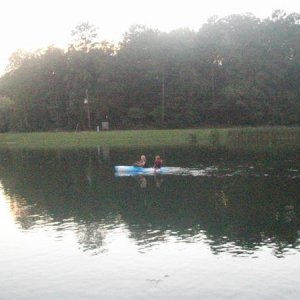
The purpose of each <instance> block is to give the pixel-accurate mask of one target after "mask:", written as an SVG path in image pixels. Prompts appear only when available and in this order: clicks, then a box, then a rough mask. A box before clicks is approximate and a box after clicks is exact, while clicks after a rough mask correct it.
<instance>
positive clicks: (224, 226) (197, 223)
mask: <svg viewBox="0 0 300 300" xmlns="http://www.w3.org/2000/svg"><path fill="white" fill-rule="evenodd" d="M172 151H173V153H176V150H174V149H171V150H170V151H169V157H168V160H169V161H170V163H172V164H174V165H175V166H178V165H179V166H180V164H182V163H184V162H182V161H180V160H178V156H177V154H176V155H174V158H173V159H172ZM189 151H191V150H189ZM153 152H154V153H155V151H153ZM99 153H101V151H99V149H96V150H85V151H83V150H80V151H79V150H73V151H2V153H1V156H0V168H1V169H0V180H1V183H2V185H3V188H4V192H5V194H6V195H7V197H9V198H10V199H11V200H10V206H11V212H12V213H13V214H14V216H15V219H16V221H17V222H18V223H19V224H20V225H21V226H22V228H23V229H25V230H31V229H33V228H36V227H41V228H43V227H45V226H52V228H54V229H56V230H57V231H61V230H73V231H74V232H76V235H77V238H78V243H79V245H80V247H81V249H82V250H83V251H91V253H93V254H98V253H100V252H103V251H106V250H107V248H106V247H105V241H106V238H107V235H108V233H111V232H112V231H113V230H115V229H116V228H123V229H124V230H126V233H127V232H128V236H129V237H130V239H132V240H133V241H134V243H135V244H136V245H138V247H139V249H140V251H141V252H143V251H148V250H149V249H152V248H153V247H155V246H159V245H161V244H162V243H168V242H182V243H197V242H201V243H205V244H207V245H209V247H210V249H211V251H212V253H215V254H218V253H224V252H225V253H228V254H230V255H246V256H253V257H255V255H256V253H257V251H259V250H260V248H261V247H263V246H267V247H269V248H272V249H273V253H274V255H276V256H278V257H280V256H284V255H286V254H287V253H288V252H289V251H290V250H296V251H299V249H300V247H299V227H300V226H299V214H300V212H299V191H298V187H299V174H295V169H296V168H295V164H296V161H295V160H293V159H294V158H293V156H292V157H289V159H286V161H289V162H290V163H292V164H293V166H294V168H293V172H294V173H293V176H290V173H289V171H288V170H289V168H290V165H286V166H284V167H283V162H282V161H281V160H280V159H278V158H276V159H274V157H273V162H270V161H269V160H266V159H264V160H260V161H257V165H255V164H254V163H253V161H254V160H253V157H251V158H250V160H247V157H243V159H242V160H241V159H239V160H237V161H236V160H234V159H232V158H230V157H227V160H225V161H224V156H220V157H221V158H220V157H218V156H214V157H212V158H211V161H210V160H209V159H207V157H208V156H209V154H208V153H205V155H206V156H205V158H203V153H201V156H199V157H198V158H197V153H192V156H193V161H196V162H197V165H196V166H192V167H195V168H196V167H197V168H203V169H204V168H207V167H208V166H211V165H212V163H213V162H214V168H211V170H214V172H215V173H210V174H209V176H149V177H145V176H139V177H126V178H115V177H114V174H113V171H112V170H113V168H112V167H113V164H118V162H119V161H120V159H122V160H124V161H126V160H127V161H132V159H131V157H126V155H125V154H123V157H122V155H120V152H118V151H117V150H115V151H110V153H109V155H108V154H107V151H106V152H105V153H106V154H105V157H106V158H105V159H104V158H103V157H101V156H99ZM127 155H129V156H130V154H127ZM131 155H132V157H135V156H137V154H136V153H134V152H133V153H132V154H131ZM187 156H188V155H181V156H180V157H187ZM190 156H191V154H190ZM195 158H196V159H195ZM277 163H280V166H279V168H278V172H277V169H276V168H277V165H276V164H277ZM253 165H254V166H253ZM249 166H251V168H249ZM249 170H250V171H251V172H250V173H249ZM270 170H271V171H270ZM285 170H286V172H285ZM237 171H239V172H237ZM268 172H269V173H268ZM199 174H200V173H199ZM233 174H235V175H233ZM262 174H263V175H262ZM266 174H267V175H268V176H265V175H266ZM297 175H298V176H297ZM68 222H69V224H72V226H69V227H68V226H67V225H68Z"/></svg>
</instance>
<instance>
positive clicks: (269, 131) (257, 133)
mask: <svg viewBox="0 0 300 300" xmlns="http://www.w3.org/2000/svg"><path fill="white" fill-rule="evenodd" d="M299 141H300V127H294V128H288V127H268V128H267V127H266V128H224V129H173V130H124V131H100V132H76V133H75V132H46V133H3V134H0V148H11V149H12V148H27V149H43V148H87V147H96V146H99V145H101V146H104V145H105V146H110V147H148V146H152V147H156V146H187V145H198V146H228V147H235V146H248V147H250V146H253V145H254V146H255V145H256V146H259V145H262V146H268V145H270V144H272V145H275V144H278V145H279V144H282V143H283V144H284V143H287V142H288V143H289V144H292V145H293V144H295V145H296V144H299Z"/></svg>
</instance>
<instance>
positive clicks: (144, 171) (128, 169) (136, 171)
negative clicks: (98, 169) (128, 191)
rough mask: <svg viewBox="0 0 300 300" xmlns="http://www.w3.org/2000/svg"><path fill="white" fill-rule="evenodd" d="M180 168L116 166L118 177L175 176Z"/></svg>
mask: <svg viewBox="0 0 300 300" xmlns="http://www.w3.org/2000/svg"><path fill="white" fill-rule="evenodd" d="M178 169H179V168H173V167H161V168H160V169H155V168H142V167H137V166H115V175H116V176H134V175H156V174H173V173H174V171H176V170H178Z"/></svg>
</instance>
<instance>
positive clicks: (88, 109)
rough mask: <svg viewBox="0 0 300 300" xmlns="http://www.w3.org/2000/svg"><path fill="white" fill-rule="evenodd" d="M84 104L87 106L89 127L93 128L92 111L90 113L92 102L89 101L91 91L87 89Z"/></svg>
mask: <svg viewBox="0 0 300 300" xmlns="http://www.w3.org/2000/svg"><path fill="white" fill-rule="evenodd" d="M84 104H86V106H87V118H88V128H89V129H91V113H90V103H89V91H88V89H86V90H85V99H84Z"/></svg>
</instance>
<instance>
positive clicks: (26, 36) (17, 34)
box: [0, 0, 300, 74]
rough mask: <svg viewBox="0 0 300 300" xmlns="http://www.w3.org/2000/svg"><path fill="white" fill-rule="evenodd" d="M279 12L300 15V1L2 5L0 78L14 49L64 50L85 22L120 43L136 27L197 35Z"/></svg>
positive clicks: (85, 0)
mask: <svg viewBox="0 0 300 300" xmlns="http://www.w3.org/2000/svg"><path fill="white" fill-rule="evenodd" d="M275 9H283V10H284V11H285V12H287V13H291V12H297V13H300V0H270V1H267V0H248V1H246V0H205V1H202V0H82V1H79V0H2V1H1V11H0V12H1V15H0V39H1V48H0V74H1V73H2V72H3V69H4V67H5V65H6V64H7V62H8V58H9V56H10V55H11V53H12V52H14V51H15V50H17V49H25V50H28V51H34V50H37V49H39V48H45V47H47V46H49V45H56V46H58V47H64V46H66V45H68V44H69V42H70V41H71V35H70V33H71V31H72V29H74V27H75V26H76V25H78V24H80V23H82V22H86V21H87V22H89V23H91V24H93V25H95V26H97V27H98V28H99V33H100V39H101V40H103V39H106V40H109V41H113V42H117V41H118V40H120V39H121V38H122V35H123V34H124V33H125V32H126V31H127V30H128V28H129V27H130V25H133V24H142V25H146V26H148V27H151V28H156V29H159V30H161V31H165V32H169V31H170V30H173V29H177V28H181V27H189V28H190V29H195V30H198V29H199V28H200V27H201V25H202V24H203V23H204V22H205V21H206V20H207V19H208V18H209V17H211V16H213V15H218V16H219V17H224V16H226V15H229V14H235V13H238V14H240V13H245V12H251V13H253V14H254V15H255V16H257V17H260V18H266V17H269V16H270V15H271V14H272V12H273V11H274V10H275Z"/></svg>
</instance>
